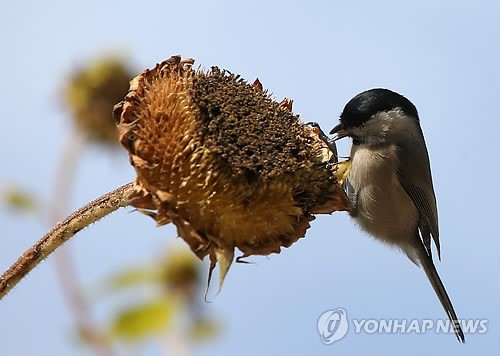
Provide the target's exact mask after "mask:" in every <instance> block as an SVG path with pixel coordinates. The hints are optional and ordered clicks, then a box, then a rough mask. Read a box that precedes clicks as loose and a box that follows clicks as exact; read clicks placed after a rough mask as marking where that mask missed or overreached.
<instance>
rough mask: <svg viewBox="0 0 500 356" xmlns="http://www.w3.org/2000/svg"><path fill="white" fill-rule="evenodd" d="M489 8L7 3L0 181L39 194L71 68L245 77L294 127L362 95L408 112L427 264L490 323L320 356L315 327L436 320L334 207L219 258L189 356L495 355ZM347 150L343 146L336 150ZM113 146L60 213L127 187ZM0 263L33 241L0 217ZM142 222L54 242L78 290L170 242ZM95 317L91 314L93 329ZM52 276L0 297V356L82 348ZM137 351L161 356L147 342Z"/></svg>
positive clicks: (44, 268)
mask: <svg viewBox="0 0 500 356" xmlns="http://www.w3.org/2000/svg"><path fill="white" fill-rule="evenodd" d="M499 20H500V4H499V3H498V1H494V0H493V1H489V0H485V1H480V2H477V1H474V2H473V1H440V2H434V1H418V2H417V1H414V2H411V3H410V2H402V1H399V2H398V1H377V2H375V1H351V2H348V1H308V2H293V1H289V2H281V1H275V2H271V1H251V2H245V3H243V2H241V3H237V2H230V1H226V2H225V1H211V2H208V1H191V2H168V1H162V2H151V1H144V2H129V1H122V2H120V3H118V2H117V3H115V4H114V5H112V4H111V3H110V2H103V1H96V0H89V1H86V2H79V3H76V2H67V1H44V2H35V1H31V2H12V1H10V2H7V3H6V4H4V5H3V7H2V11H1V12H0V43H1V44H2V51H1V52H2V55H1V56H0V68H2V70H3V71H2V85H1V86H0V95H1V98H2V117H1V119H0V120H1V123H2V132H3V142H2V143H3V149H4V150H3V154H2V155H1V156H0V183H4V182H16V183H19V184H20V185H22V186H26V187H28V188H29V189H31V190H32V191H35V192H37V193H40V194H41V195H42V197H43V198H44V199H48V198H49V197H50V194H51V190H52V184H53V183H52V182H53V178H54V174H55V173H54V172H55V167H56V164H57V160H58V158H59V152H60V150H61V149H62V147H63V145H64V141H65V139H66V137H67V136H68V132H69V131H70V127H69V124H68V122H67V117H66V114H65V112H64V110H63V109H62V105H61V100H60V97H59V94H60V90H61V86H62V84H63V83H64V80H65V78H66V77H67V75H68V73H70V72H71V70H72V68H73V67H74V66H75V65H78V64H80V63H85V62H86V61H87V60H90V59H93V58H95V57H97V56H99V55H101V54H103V53H109V52H110V51H118V52H121V53H124V54H126V55H127V56H129V58H130V59H131V60H132V62H133V64H134V65H135V66H136V68H138V69H139V71H140V70H142V69H144V68H147V67H152V66H154V64H155V63H156V62H159V61H161V60H163V59H166V58H168V57H169V56H170V55H173V54H182V55H183V56H188V57H194V58H195V59H196V61H197V62H196V63H197V64H201V65H203V66H204V67H206V68H210V66H212V65H217V66H219V67H222V68H226V69H229V70H231V71H232V72H236V73H239V74H241V75H242V76H243V77H244V78H246V79H248V80H249V81H253V79H254V78H255V77H259V79H260V80H261V82H262V83H263V84H264V86H265V87H266V88H268V89H269V90H270V91H272V92H273V93H274V94H275V96H276V97H277V98H278V99H279V100H280V99H281V98H282V97H284V96H287V97H291V98H293V99H294V100H295V103H294V112H296V113H299V114H300V115H301V116H302V117H303V119H304V120H305V121H317V122H319V123H320V124H321V126H322V127H324V128H325V130H329V129H330V128H331V127H333V126H334V125H335V123H336V120H337V119H338V115H339V114H340V112H341V110H342V108H343V107H344V105H345V103H346V102H347V101H348V100H349V99H350V98H351V97H352V96H354V95H355V94H357V93H358V92H361V91H363V90H365V89H368V88H372V87H386V88H390V89H392V90H395V91H397V92H400V93H401V94H404V95H406V96H407V97H408V98H410V100H412V102H413V103H414V104H415V105H416V106H417V108H418V109H419V113H420V117H421V124H422V128H423V131H424V135H425V137H426V141H427V146H428V149H429V153H430V158H431V165H432V172H433V177H434V185H435V190H436V195H437V200H438V207H439V214H440V215H439V218H440V220H439V221H440V232H441V246H442V262H437V263H436V264H437V268H438V270H439V272H440V274H441V277H442V278H443V280H444V283H445V285H446V286H447V289H448V292H449V294H450V296H451V299H452V301H453V303H454V305H455V308H456V310H457V313H458V315H459V317H460V318H463V319H489V322H488V332H487V333H485V334H481V335H479V334H473V335H467V343H466V344H465V345H460V344H458V342H457V341H456V340H455V338H454V336H452V335H443V334H435V333H433V332H429V333H426V334H424V335H415V334H405V335H396V334H370V335H368V334H359V335H356V334H354V333H353V330H350V331H349V333H348V334H347V336H346V337H345V338H344V339H342V340H340V341H338V342H336V343H334V344H332V345H323V344H322V343H321V340H320V336H319V334H318V332H317V327H316V323H317V320H318V318H319V316H320V315H321V314H322V313H323V312H325V311H327V310H329V309H336V308H338V307H341V308H344V309H345V310H346V311H347V313H348V316H349V317H351V318H356V319H370V318H375V319H382V318H386V319H389V318H393V319H433V320H437V319H444V318H445V314H444V312H443V311H442V309H441V306H440V305H439V302H438V301H437V298H436V297H435V296H434V293H433V291H432V289H431V287H430V285H429V283H428V282H427V280H426V279H425V275H424V273H423V271H421V270H419V269H417V268H416V267H415V266H414V265H413V264H412V263H411V262H409V261H408V260H407V259H406V257H405V256H403V255H402V254H400V253H398V252H397V251H394V250H391V249H389V248H387V247H385V246H382V245H381V244H379V243H377V242H376V241H374V240H373V239H372V238H370V237H368V236H366V235H364V234H363V233H362V232H361V231H360V230H359V229H358V228H357V227H355V226H354V225H353V224H352V223H351V221H349V218H348V216H347V215H346V214H343V213H338V214H334V215H332V216H318V218H317V220H316V221H315V222H313V224H312V227H311V228H310V229H309V231H308V233H307V235H306V238H305V239H302V240H300V241H298V242H297V243H296V244H294V245H293V246H292V247H291V248H289V249H284V250H283V251H282V253H281V254H280V255H271V256H269V257H268V258H264V257H255V258H253V259H252V260H253V261H254V262H256V264H254V265H235V266H234V267H233V268H232V269H231V271H230V272H229V275H228V276H227V279H226V282H225V285H224V288H223V290H222V292H221V293H220V294H219V295H218V296H217V298H216V299H215V300H214V301H213V303H211V304H210V305H209V306H208V307H209V308H213V310H214V311H215V312H219V313H220V315H221V317H222V318H223V319H224V326H225V328H224V334H223V337H222V338H221V339H220V340H219V341H218V342H215V343H213V344H210V345H208V346H204V347H200V348H196V349H195V350H194V351H195V353H196V354H197V355H230V354H234V353H236V352H237V353H238V354H240V355H255V354H264V355H266V354H269V355H271V354H272V355H303V354H318V355H330V354H344V355H348V354H352V355H356V354H365V355H366V354H371V355H388V354H393V355H421V354H427V355H433V354H440V355H444V354H453V355H470V354H475V355H493V354H495V355H498V354H499V352H500V337H499V335H500V283H499V278H498V275H499V272H500V233H499V231H500V229H499V228H500V226H499V225H500V223H499V217H500V209H499V208H500V206H499V204H500V203H499V197H500V191H499V182H500V164H499V163H500V158H499V153H500V146H499V141H500V124H499V122H500V121H499V119H500V65H499V64H500V49H499V43H500V41H499V40H500V27H499V25H498V24H499ZM340 150H341V153H344V154H346V155H347V153H348V142H347V141H346V142H343V143H341V145H340ZM133 177H134V172H133V169H132V168H131V167H130V166H129V165H128V161H127V157H126V155H125V151H121V152H117V153H115V154H103V153H102V151H99V150H97V149H90V150H88V151H86V153H85V156H84V157H83V162H82V165H81V166H80V169H79V172H78V179H77V181H76V183H75V193H74V197H73V202H72V207H73V208H77V207H78V206H80V205H82V204H83V203H85V202H88V201H90V200H91V199H93V198H95V197H97V196H98V195H100V194H102V193H104V192H106V191H109V190H111V189H113V188H114V187H116V186H118V185H121V184H123V183H126V182H128V181H130V180H131V179H133ZM0 226H1V227H2V233H1V234H0V235H1V236H0V269H1V270H4V269H6V268H7V267H8V266H9V265H10V264H11V263H12V262H13V261H14V260H15V259H16V258H17V256H18V255H20V253H21V252H22V251H24V249H25V248H27V247H28V246H30V245H31V244H32V243H33V242H35V241H36V240H37V239H38V238H40V237H41V236H42V235H43V234H44V233H45V230H46V227H45V226H43V225H42V224H41V223H40V222H37V221H34V220H30V219H27V218H26V217H23V216H16V215H13V214H11V213H8V212H6V211H5V210H2V211H0ZM175 236H176V234H175V230H174V229H173V228H172V227H164V228H156V227H155V226H154V224H153V223H152V221H150V219H147V218H145V217H144V216H142V215H140V214H130V213H129V212H127V211H126V210H123V211H119V212H117V213H115V214H114V215H112V216H110V217H109V218H107V219H105V220H104V221H101V222H99V223H98V224H96V225H94V226H92V227H91V228H89V229H87V230H84V231H83V232H81V233H80V235H79V236H78V237H76V238H75V239H74V241H72V242H71V243H70V244H71V246H72V248H73V251H74V255H75V256H74V258H75V264H76V265H77V268H78V271H79V275H80V278H81V279H82V281H83V283H84V284H85V283H91V282H92V281H95V280H96V279H98V278H99V277H102V275H103V274H106V273H111V272H112V271H116V270H118V269H119V268H120V267H121V266H123V265H127V264H132V263H142V262H147V261H149V260H151V259H152V258H155V257H156V256H157V255H158V250H161V249H162V248H163V247H164V246H165V244H166V243H167V242H171V241H173V240H175ZM102 309H104V308H97V310H96V317H97V318H98V319H103V318H104V314H103V312H102ZM70 325H71V319H70V318H69V316H68V312H67V309H66V308H65V306H64V304H63V302H62V299H61V296H60V293H59V291H58V286H57V283H56V280H55V277H54V273H53V264H52V263H51V261H50V259H49V261H46V262H44V263H43V264H42V265H41V266H39V267H38V268H37V269H36V270H35V271H34V272H32V273H31V274H30V275H29V277H28V278H27V279H26V280H24V281H23V282H22V283H21V284H20V285H19V286H18V287H17V288H16V289H15V290H14V291H13V292H12V293H11V294H10V295H8V296H7V297H6V298H5V299H4V300H2V301H1V302H0V343H1V345H2V347H1V349H0V354H2V355H63V354H64V355H83V354H85V351H84V349H81V348H78V347H76V346H75V343H74V340H73V339H72V336H71V333H70V331H69V329H68V327H69V326H70ZM147 350H148V352H149V353H150V354H151V355H154V354H156V353H157V352H159V350H158V349H156V348H155V347H151V348H148V349H147Z"/></svg>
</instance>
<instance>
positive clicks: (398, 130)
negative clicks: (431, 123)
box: [351, 109, 418, 144]
mask: <svg viewBox="0 0 500 356" xmlns="http://www.w3.org/2000/svg"><path fill="white" fill-rule="evenodd" d="M417 127H418V123H417V121H416V120H415V119H414V118H411V117H408V116H407V115H406V114H405V113H404V112H403V111H402V110H400V109H394V110H391V111H387V112H380V113H378V114H375V115H374V116H373V117H372V118H371V119H370V120H368V121H367V122H365V123H364V124H363V125H361V126H359V127H355V128H352V129H351V133H352V135H353V136H356V137H359V138H360V139H361V140H362V141H363V142H364V143H366V144H381V143H384V142H387V140H390V138H391V137H400V135H405V136H408V134H409V133H412V132H415V133H417V132H418V130H416V128H417Z"/></svg>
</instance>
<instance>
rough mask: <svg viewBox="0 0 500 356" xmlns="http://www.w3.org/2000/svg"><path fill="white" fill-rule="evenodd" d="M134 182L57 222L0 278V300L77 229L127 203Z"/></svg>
mask: <svg viewBox="0 0 500 356" xmlns="http://www.w3.org/2000/svg"><path fill="white" fill-rule="evenodd" d="M132 186H133V183H127V184H125V185H122V186H121V187H119V188H117V189H115V190H113V191H111V192H109V193H106V194H104V195H103V196H101V197H99V198H97V199H96V200H94V201H92V202H90V203H88V204H87V205H85V206H83V207H81V208H80V209H78V210H77V211H75V212H74V213H73V214H71V215H70V216H68V217H67V218H66V219H65V220H64V221H62V222H60V223H58V224H57V225H56V226H55V227H54V228H53V229H52V230H50V231H49V232H48V233H47V234H46V235H45V236H44V237H42V238H41V239H40V240H39V241H38V242H37V243H35V244H34V245H33V246H32V247H30V248H29V249H27V250H26V251H24V253H23V254H22V255H21V257H19V258H18V259H17V261H16V262H15V263H14V264H13V265H12V266H11V267H10V268H9V269H8V270H7V271H5V273H4V274H3V275H2V276H1V277H0V299H2V298H3V297H4V296H5V295H6V294H7V293H8V292H9V291H10V290H11V289H12V288H14V287H15V286H16V285H17V283H19V281H20V280H22V279H23V278H24V277H25V276H26V275H27V274H28V273H29V272H30V271H31V270H32V269H33V268H35V267H36V266H37V265H38V264H39V263H40V262H41V261H42V260H43V259H45V258H47V257H48V256H49V255H50V254H51V253H52V252H53V251H54V250H55V249H57V248H58V247H59V246H61V245H62V244H63V243H64V242H66V241H67V240H69V239H70V238H71V237H73V236H75V235H76V234H77V233H78V232H79V231H80V230H82V229H84V228H85V227H87V226H89V225H91V224H93V223H94V222H96V221H98V220H100V219H102V218H103V217H105V216H106V215H108V214H110V213H112V212H113V211H115V210H117V209H119V208H121V207H125V206H127V205H129V204H128V198H127V197H128V196H129V194H130V193H131V191H132Z"/></svg>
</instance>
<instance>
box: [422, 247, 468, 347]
mask: <svg viewBox="0 0 500 356" xmlns="http://www.w3.org/2000/svg"><path fill="white" fill-rule="evenodd" d="M418 245H419V246H418V247H417V249H418V257H419V261H420V265H421V266H422V268H423V269H424V271H425V274H426V275H427V278H428V279H429V281H430V282H431V285H432V288H434V291H435V292H436V295H437V296H438V298H439V301H440V302H441V305H442V306H443V308H444V310H445V311H446V314H447V315H448V318H449V319H450V321H451V323H452V325H453V330H454V332H455V335H456V337H457V339H458V341H459V342H461V343H464V342H465V336H464V332H463V330H462V328H461V326H460V324H459V321H458V317H457V314H456V313H455V309H453V304H451V300H450V297H449V296H448V293H446V289H445V287H444V285H443V282H442V281H441V278H439V274H438V272H437V270H436V267H435V266H434V263H433V262H432V259H431V257H430V256H429V255H428V254H427V252H426V250H425V247H424V245H423V244H421V243H420V244H418Z"/></svg>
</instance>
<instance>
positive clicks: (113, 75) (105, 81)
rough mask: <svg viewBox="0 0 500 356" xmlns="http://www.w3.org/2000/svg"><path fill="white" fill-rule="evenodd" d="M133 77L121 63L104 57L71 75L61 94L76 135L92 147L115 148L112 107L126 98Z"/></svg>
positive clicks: (114, 125) (116, 139)
mask: <svg viewBox="0 0 500 356" xmlns="http://www.w3.org/2000/svg"><path fill="white" fill-rule="evenodd" d="M132 77H133V75H132V73H131V72H130V70H129V69H128V68H127V66H126V65H125V62H124V61H123V60H122V59H120V58H117V57H107V58H102V59H99V60H96V61H94V62H91V63H89V64H88V65H86V66H85V67H83V68H81V69H79V70H77V71H76V72H75V73H73V75H72V77H71V79H70V81H69V83H68V85H67V87H66V89H65V92H64V95H65V101H66V105H67V106H68V108H69V110H71V112H72V115H71V116H72V118H73V121H74V124H75V126H76V128H77V130H78V132H79V133H81V134H82V135H83V136H84V137H85V138H87V139H89V140H90V141H92V142H95V143H103V144H108V145H115V144H118V143H119V141H118V131H117V129H116V124H115V121H114V120H113V116H112V115H111V114H110V113H111V111H112V108H113V105H114V104H116V102H118V101H119V100H122V99H123V97H124V96H125V95H126V94H127V92H128V89H129V81H130V79H131V78H132Z"/></svg>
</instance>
